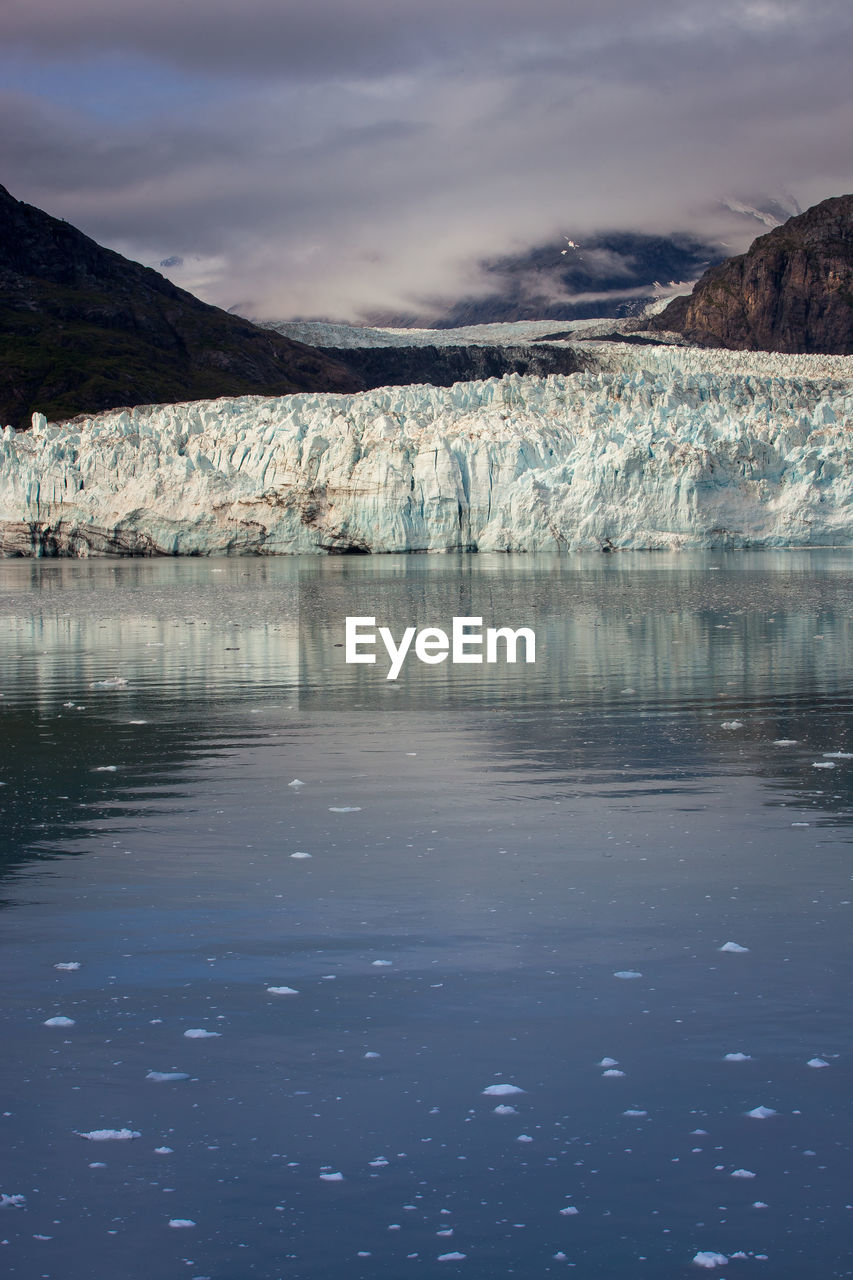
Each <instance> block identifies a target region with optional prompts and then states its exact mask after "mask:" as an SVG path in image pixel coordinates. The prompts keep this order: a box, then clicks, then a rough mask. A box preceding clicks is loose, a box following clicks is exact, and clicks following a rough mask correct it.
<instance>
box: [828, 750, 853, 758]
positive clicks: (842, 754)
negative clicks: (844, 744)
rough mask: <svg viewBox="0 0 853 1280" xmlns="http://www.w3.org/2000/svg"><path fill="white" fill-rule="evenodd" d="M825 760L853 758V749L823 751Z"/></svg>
mask: <svg viewBox="0 0 853 1280" xmlns="http://www.w3.org/2000/svg"><path fill="white" fill-rule="evenodd" d="M821 754H822V756H823V758H824V760H853V751H823V752H821Z"/></svg>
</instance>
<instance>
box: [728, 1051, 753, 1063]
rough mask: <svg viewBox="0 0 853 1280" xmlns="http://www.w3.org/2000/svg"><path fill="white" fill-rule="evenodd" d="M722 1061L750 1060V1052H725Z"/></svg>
mask: <svg viewBox="0 0 853 1280" xmlns="http://www.w3.org/2000/svg"><path fill="white" fill-rule="evenodd" d="M723 1062H752V1054H750V1053H726V1054H724V1055H723Z"/></svg>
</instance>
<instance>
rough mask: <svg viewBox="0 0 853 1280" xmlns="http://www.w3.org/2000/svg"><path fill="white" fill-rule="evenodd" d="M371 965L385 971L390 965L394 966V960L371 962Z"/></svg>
mask: <svg viewBox="0 0 853 1280" xmlns="http://www.w3.org/2000/svg"><path fill="white" fill-rule="evenodd" d="M370 963H371V964H372V965H373V966H374V967H375V968H377V969H384V968H386V967H387V966H388V965H389V964H393V963H394V961H393V960H371V962H370Z"/></svg>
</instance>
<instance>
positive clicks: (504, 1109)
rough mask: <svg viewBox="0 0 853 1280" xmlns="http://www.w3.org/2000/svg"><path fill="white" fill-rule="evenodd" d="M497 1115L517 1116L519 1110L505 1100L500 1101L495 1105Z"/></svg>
mask: <svg viewBox="0 0 853 1280" xmlns="http://www.w3.org/2000/svg"><path fill="white" fill-rule="evenodd" d="M495 1115H496V1116H517V1115H518V1111H517V1109H516V1108H515V1107H509V1106H507V1104H506V1103H505V1102H499V1103H498V1105H497V1106H496V1107H495Z"/></svg>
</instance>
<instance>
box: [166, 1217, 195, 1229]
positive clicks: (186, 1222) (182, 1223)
mask: <svg viewBox="0 0 853 1280" xmlns="http://www.w3.org/2000/svg"><path fill="white" fill-rule="evenodd" d="M169 1226H170V1227H194V1226H195V1223H194V1222H193V1220H192V1218H170V1219H169Z"/></svg>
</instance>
